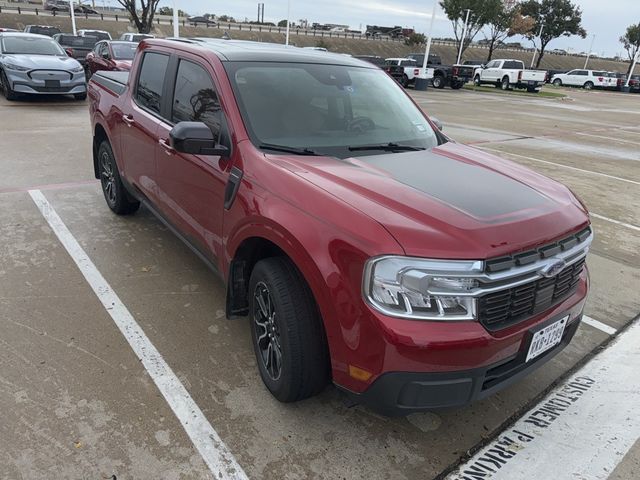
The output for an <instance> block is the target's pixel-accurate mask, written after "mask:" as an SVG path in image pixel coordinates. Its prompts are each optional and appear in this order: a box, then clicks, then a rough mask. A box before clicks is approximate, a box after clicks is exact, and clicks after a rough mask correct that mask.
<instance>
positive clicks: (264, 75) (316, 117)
mask: <svg viewBox="0 0 640 480" xmlns="http://www.w3.org/2000/svg"><path fill="white" fill-rule="evenodd" d="M225 67H226V68H227V72H228V75H229V78H230V80H231V83H232V85H233V88H234V90H235V93H236V97H237V98H238V100H239V104H240V109H241V112H242V116H243V119H244V122H245V125H246V127H247V129H248V130H249V133H250V135H251V137H252V141H253V142H254V144H256V145H261V144H271V145H280V146H286V147H292V148H298V149H305V148H307V149H311V150H313V151H314V152H318V153H319V154H326V155H333V156H337V157H340V158H346V157H352V156H354V155H372V154H375V153H380V152H379V151H373V150H366V149H365V150H358V151H357V153H356V152H354V151H350V148H353V147H358V146H364V145H386V144H389V143H392V144H397V145H404V146H413V147H419V148H432V147H434V146H436V145H437V144H438V136H437V135H436V133H435V132H434V131H433V129H432V128H431V126H430V124H429V123H428V121H427V120H426V118H425V116H424V115H423V114H422V112H421V111H420V110H419V109H418V108H417V107H416V106H415V105H414V104H413V102H412V101H411V100H410V99H409V98H408V97H407V95H406V94H405V93H404V92H403V90H402V88H400V87H399V86H398V84H397V83H396V82H395V81H394V80H393V79H391V78H390V77H389V76H388V75H387V74H386V73H384V72H383V71H381V70H379V69H374V68H362V67H352V66H338V65H319V64H302V63H256V62H234V63H226V64H225Z"/></svg>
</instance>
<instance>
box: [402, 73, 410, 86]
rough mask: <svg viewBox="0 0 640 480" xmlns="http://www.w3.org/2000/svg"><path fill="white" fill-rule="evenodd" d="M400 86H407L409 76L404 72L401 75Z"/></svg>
mask: <svg viewBox="0 0 640 480" xmlns="http://www.w3.org/2000/svg"><path fill="white" fill-rule="evenodd" d="M402 86H403V87H404V88H407V87H408V86H409V77H407V75H406V74H405V75H403V76H402Z"/></svg>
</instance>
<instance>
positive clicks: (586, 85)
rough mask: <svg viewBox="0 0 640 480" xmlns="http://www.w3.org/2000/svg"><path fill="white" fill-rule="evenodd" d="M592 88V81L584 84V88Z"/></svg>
mask: <svg viewBox="0 0 640 480" xmlns="http://www.w3.org/2000/svg"><path fill="white" fill-rule="evenodd" d="M592 88H593V82H587V83H585V84H584V89H585V90H591V89H592Z"/></svg>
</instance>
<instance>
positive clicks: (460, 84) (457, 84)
mask: <svg viewBox="0 0 640 480" xmlns="http://www.w3.org/2000/svg"><path fill="white" fill-rule="evenodd" d="M463 86H464V82H460V81H458V82H453V83H452V84H451V88H452V89H453V90H460V89H461V88H462V87H463Z"/></svg>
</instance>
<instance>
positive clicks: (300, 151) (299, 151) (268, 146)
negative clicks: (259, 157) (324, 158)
mask: <svg viewBox="0 0 640 480" xmlns="http://www.w3.org/2000/svg"><path fill="white" fill-rule="evenodd" d="M258 148H263V149H265V150H274V151H276V152H285V153H293V154H295V155H315V156H319V155H320V154H319V153H318V152H315V151H314V150H311V149H310V148H298V147H289V146H287V145H275V144H273V143H261V144H260V145H258Z"/></svg>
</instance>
